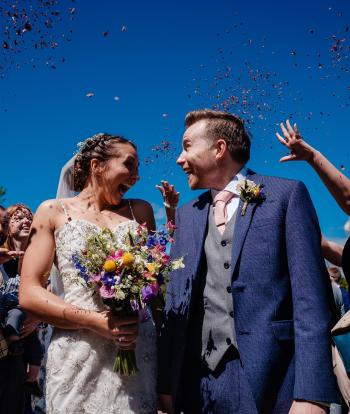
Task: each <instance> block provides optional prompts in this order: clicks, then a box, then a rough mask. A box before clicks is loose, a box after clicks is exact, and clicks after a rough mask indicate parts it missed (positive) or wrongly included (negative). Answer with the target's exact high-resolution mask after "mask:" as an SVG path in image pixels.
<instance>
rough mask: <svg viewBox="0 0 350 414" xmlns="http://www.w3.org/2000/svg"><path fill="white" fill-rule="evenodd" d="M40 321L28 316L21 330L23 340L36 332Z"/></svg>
mask: <svg viewBox="0 0 350 414" xmlns="http://www.w3.org/2000/svg"><path fill="white" fill-rule="evenodd" d="M39 323H40V321H39V319H37V318H35V317H34V316H27V317H26V319H25V320H24V323H23V326H22V329H21V336H20V337H21V339H23V338H25V337H26V336H28V335H30V334H31V333H32V332H34V331H35V330H36V328H37V327H38V325H39Z"/></svg>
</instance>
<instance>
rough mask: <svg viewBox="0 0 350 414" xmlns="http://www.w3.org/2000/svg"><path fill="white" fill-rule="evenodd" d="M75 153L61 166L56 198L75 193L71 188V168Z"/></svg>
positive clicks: (72, 195) (66, 196)
mask: <svg viewBox="0 0 350 414" xmlns="http://www.w3.org/2000/svg"><path fill="white" fill-rule="evenodd" d="M75 157H76V155H74V156H73V157H72V158H71V159H70V160H69V161H68V162H67V163H66V164H65V165H64V166H63V168H62V170H61V175H60V180H59V182H58V187H57V193H56V199H58V198H69V197H74V196H75V195H77V193H76V192H75V191H74V190H73V187H74V186H73V169H74V161H75Z"/></svg>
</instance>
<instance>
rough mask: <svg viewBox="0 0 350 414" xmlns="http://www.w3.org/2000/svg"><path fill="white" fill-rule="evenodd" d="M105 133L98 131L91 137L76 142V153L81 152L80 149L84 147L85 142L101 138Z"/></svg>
mask: <svg viewBox="0 0 350 414" xmlns="http://www.w3.org/2000/svg"><path fill="white" fill-rule="evenodd" d="M105 135H106V134H104V133H103V132H99V133H98V134H95V135H93V136H92V137H89V138H86V139H85V140H84V141H81V142H78V143H77V147H78V150H77V152H76V153H77V154H78V153H80V152H82V150H83V149H84V147H85V146H86V144H89V143H92V142H95V141H97V140H98V139H100V138H102V137H103V136H105Z"/></svg>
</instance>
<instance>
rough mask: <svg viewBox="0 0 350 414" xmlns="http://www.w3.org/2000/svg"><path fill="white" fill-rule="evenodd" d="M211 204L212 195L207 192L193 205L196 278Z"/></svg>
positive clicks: (194, 271) (194, 273)
mask: <svg viewBox="0 0 350 414" xmlns="http://www.w3.org/2000/svg"><path fill="white" fill-rule="evenodd" d="M210 202H211V193H210V191H207V192H205V193H203V194H201V195H200V197H199V198H198V200H197V201H195V202H194V203H193V229H192V231H193V235H194V237H193V239H194V241H195V246H194V255H193V277H195V276H196V274H197V271H198V266H199V261H200V258H201V255H202V251H203V244H204V237H205V234H206V229H207V225H208V213H209V206H210Z"/></svg>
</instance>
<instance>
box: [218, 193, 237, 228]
mask: <svg viewBox="0 0 350 414" xmlns="http://www.w3.org/2000/svg"><path fill="white" fill-rule="evenodd" d="M234 196H235V194H234V193H231V191H227V190H223V191H220V193H218V194H217V195H216V196H215V197H214V219H215V224H216V225H217V227H218V230H219V232H220V233H221V234H223V232H224V231H225V226H226V222H227V209H226V206H227V203H228V202H229V201H230V200H231V199H232V198H233V197H234Z"/></svg>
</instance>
